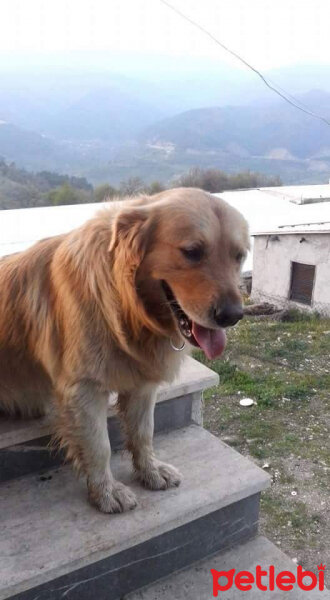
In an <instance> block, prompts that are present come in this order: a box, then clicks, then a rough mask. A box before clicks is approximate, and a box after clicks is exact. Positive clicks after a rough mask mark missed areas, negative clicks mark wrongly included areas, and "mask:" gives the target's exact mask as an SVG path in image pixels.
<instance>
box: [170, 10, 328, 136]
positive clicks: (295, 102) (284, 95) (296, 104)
mask: <svg viewBox="0 0 330 600" xmlns="http://www.w3.org/2000/svg"><path fill="white" fill-rule="evenodd" d="M159 1H160V2H161V3H162V4H164V5H165V6H167V7H168V8H170V9H171V10H173V12H175V13H176V14H177V15H179V16H180V17H181V18H182V19H184V20H185V21H188V23H190V24H191V25H193V26H194V27H197V29H199V30H200V31H202V32H203V33H205V35H207V36H208V37H209V38H211V40H213V42H215V43H216V44H217V45H218V46H220V47H221V48H223V50H225V51H226V52H228V53H229V54H231V55H232V56H234V57H235V58H237V60H239V61H240V62H241V63H243V65H245V66H246V67H248V68H249V69H250V70H251V71H253V72H254V73H255V74H256V75H258V77H260V79H261V80H262V81H263V83H264V84H265V85H266V86H267V87H268V88H269V89H270V90H271V91H272V92H275V94H277V95H278V96H280V97H281V98H283V100H285V102H287V103H288V104H291V106H293V107H294V108H297V109H298V110H300V111H301V112H303V113H305V114H306V115H309V116H310V117H314V118H315V119H318V120H319V121H323V123H325V124H326V125H328V126H329V127H330V121H328V120H327V119H326V118H325V117H323V116H322V115H318V114H317V113H315V112H313V111H312V110H310V109H309V108H306V109H305V108H303V107H302V106H299V104H301V103H300V102H299V100H298V99H297V98H295V97H294V96H292V95H290V94H289V93H288V92H286V91H285V90H282V92H283V93H282V92H280V91H279V89H277V88H276V87H275V85H276V84H273V85H271V84H270V83H269V81H268V80H267V79H266V77H265V76H264V75H263V74H262V73H261V72H260V71H259V70H258V69H256V68H255V67H254V66H253V65H251V64H250V63H248V62H247V61H246V60H245V59H244V58H243V57H242V56H240V55H239V54H237V53H236V52H234V51H233V50H231V49H230V48H228V46H226V45H225V44H223V43H222V42H220V40H218V39H217V38H216V37H215V36H214V35H213V34H212V33H211V32H210V31H208V30H207V29H205V27H203V26H202V25H200V24H199V23H197V21H194V20H193V19H191V18H190V17H188V16H187V15H186V14H184V13H183V12H181V10H179V9H178V8H176V7H175V6H173V5H172V4H170V3H169V2H167V0H159ZM278 87H279V86H278ZM280 89H281V88H280ZM288 96H290V98H292V100H290V99H289V97H288ZM304 106H306V105H304Z"/></svg>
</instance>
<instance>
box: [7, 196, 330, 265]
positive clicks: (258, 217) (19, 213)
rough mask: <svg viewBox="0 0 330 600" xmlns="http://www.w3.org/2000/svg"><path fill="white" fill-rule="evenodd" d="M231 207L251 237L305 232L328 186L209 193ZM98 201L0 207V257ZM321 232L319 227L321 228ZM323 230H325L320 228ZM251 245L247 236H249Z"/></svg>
mask: <svg viewBox="0 0 330 600" xmlns="http://www.w3.org/2000/svg"><path fill="white" fill-rule="evenodd" d="M298 192H299V194H300V196H301V195H303V196H304V197H306V198H307V197H312V196H314V197H315V198H316V196H317V195H320V194H323V197H322V201H319V202H316V203H315V202H313V203H310V204H306V203H305V204H304V203H303V204H298V203H296V202H294V201H293V198H295V197H297V196H298V195H299V194H298ZM215 195H216V196H220V197H221V198H223V199H224V200H226V202H228V203H229V204H231V205H232V206H234V207H235V208H237V209H238V210H239V211H240V212H241V213H242V214H243V215H244V216H245V218H246V219H247V221H248V223H249V227H250V232H251V235H252V236H253V235H265V234H268V233H271V234H273V233H284V232H286V233H289V232H290V231H289V229H285V231H284V227H283V226H288V225H289V226H290V227H291V228H294V233H302V232H303V233H306V229H304V231H302V230H301V229H298V228H297V226H298V225H299V224H305V225H306V224H308V231H309V232H310V233H311V232H312V228H313V227H314V226H315V227H316V226H317V227H318V229H317V232H318V233H319V232H320V224H321V223H327V225H326V227H327V228H328V229H329V224H330V201H324V199H325V197H326V195H329V197H330V185H322V186H320V185H316V186H313V185H307V186H283V187H273V188H255V189H249V190H235V191H227V192H222V193H220V194H215ZM101 206H102V205H101V204H99V203H93V204H75V205H72V206H47V207H41V208H21V209H15V210H2V211H0V256H4V255H6V254H12V253H14V252H19V251H20V250H25V249H26V248H28V247H29V246H31V245H32V244H33V243H35V242H36V241H38V240H40V239H42V238H45V237H51V236H54V235H58V234H60V233H66V232H68V231H70V230H71V229H74V228H75V227H79V226H80V225H82V224H83V223H84V222H85V221H86V220H87V219H89V218H91V217H92V216H93V215H94V214H95V213H96V212H97V211H98V210H99V209H100V208H101ZM321 230H322V231H323V228H321ZM325 232H327V229H325ZM251 243H252V245H253V238H252V240H251ZM251 269H252V253H250V254H249V256H248V258H247V260H246V262H245V264H244V271H249V270H251Z"/></svg>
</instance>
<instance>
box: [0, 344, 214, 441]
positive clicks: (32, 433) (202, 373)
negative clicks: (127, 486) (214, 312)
mask: <svg viewBox="0 0 330 600" xmlns="http://www.w3.org/2000/svg"><path fill="white" fill-rule="evenodd" d="M218 382H219V376H218V375H217V374H216V373H215V372H214V371H212V370H211V369H209V368H208V367H205V365H202V364H201V363H200V362H198V361H197V360H194V359H193V358H191V357H190V356H187V357H186V359H185V361H184V363H183V365H182V368H181V371H180V374H179V376H178V377H177V379H175V380H174V381H173V383H171V384H164V385H161V386H160V387H159V391H158V395H157V403H161V402H164V401H166V400H170V399H172V398H178V397H180V396H186V395H188V394H194V393H196V392H202V391H203V390H206V389H207V388H209V387H212V386H213V385H217V383H218ZM115 403H116V395H113V396H111V397H110V399H109V412H108V416H109V418H110V417H113V416H115V414H116V411H115V408H114V405H115ZM193 417H194V419H193V420H194V421H196V422H198V424H201V423H200V419H201V409H200V407H198V406H194V407H193ZM50 433H51V428H50V426H49V424H48V422H47V418H46V417H45V418H41V419H29V420H20V419H12V418H8V417H6V416H4V415H0V449H1V448H7V447H9V446H14V445H16V444H22V443H23V442H28V441H31V440H35V439H38V438H42V437H44V436H47V435H49V434H50Z"/></svg>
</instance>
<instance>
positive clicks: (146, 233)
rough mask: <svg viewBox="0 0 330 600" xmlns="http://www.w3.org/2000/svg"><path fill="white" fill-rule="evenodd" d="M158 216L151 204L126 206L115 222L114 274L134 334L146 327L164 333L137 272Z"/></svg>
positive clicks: (128, 322) (124, 313)
mask: <svg viewBox="0 0 330 600" xmlns="http://www.w3.org/2000/svg"><path fill="white" fill-rule="evenodd" d="M156 226H157V218H156V215H155V213H154V211H151V210H150V208H149V207H147V206H146V207H139V208H134V209H131V210H129V209H124V210H123V211H122V212H120V213H119V214H118V215H117V217H116V219H115V222H114V224H113V229H112V237H111V241H110V245H109V251H110V253H112V254H113V262H112V274H113V278H114V281H115V284H116V287H117V291H118V294H119V297H120V299H121V313H122V315H123V316H124V322H126V324H127V325H128V331H130V335H132V336H133V337H135V338H136V339H138V338H139V336H140V333H141V329H142V327H147V328H148V329H149V330H151V331H153V332H154V333H158V334H159V333H162V334H163V333H164V332H163V330H162V328H161V326H160V325H159V324H158V323H157V322H156V321H155V320H154V319H153V318H152V317H151V316H150V315H149V314H148V313H147V311H146V308H145V306H144V303H143V301H142V300H141V298H140V296H139V294H138V292H137V289H136V274H137V271H138V268H139V266H140V265H141V262H142V260H143V258H144V256H145V254H146V252H147V251H148V248H150V246H151V245H152V242H153V239H154V231H155V228H156Z"/></svg>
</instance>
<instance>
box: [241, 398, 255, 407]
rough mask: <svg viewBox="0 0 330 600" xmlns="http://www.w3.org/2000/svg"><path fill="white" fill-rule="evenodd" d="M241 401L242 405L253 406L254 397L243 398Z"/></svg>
mask: <svg viewBox="0 0 330 600" xmlns="http://www.w3.org/2000/svg"><path fill="white" fill-rule="evenodd" d="M239 403H240V405H241V406H253V404H254V400H252V398H242V400H240V401H239Z"/></svg>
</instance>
